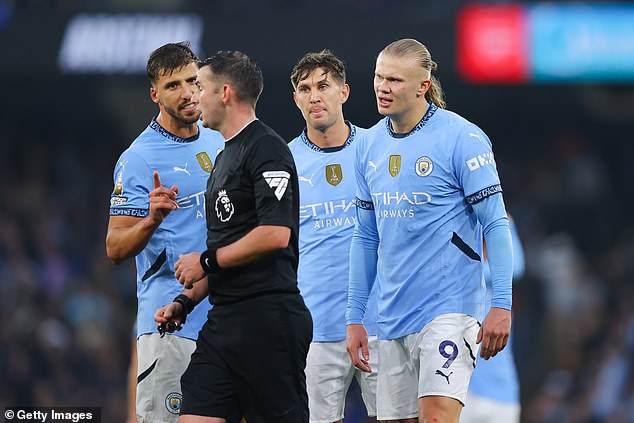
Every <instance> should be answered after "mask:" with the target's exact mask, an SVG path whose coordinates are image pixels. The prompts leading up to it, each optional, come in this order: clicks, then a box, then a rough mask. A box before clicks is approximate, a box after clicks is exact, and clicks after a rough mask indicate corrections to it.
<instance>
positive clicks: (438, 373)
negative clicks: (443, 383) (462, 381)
mask: <svg viewBox="0 0 634 423" xmlns="http://www.w3.org/2000/svg"><path fill="white" fill-rule="evenodd" d="M436 374H437V375H438V376H442V377H444V378H445V379H447V385H449V376H451V375H452V374H453V372H451V373H449V374H448V375H446V374H444V373H443V372H441V371H440V370H436Z"/></svg>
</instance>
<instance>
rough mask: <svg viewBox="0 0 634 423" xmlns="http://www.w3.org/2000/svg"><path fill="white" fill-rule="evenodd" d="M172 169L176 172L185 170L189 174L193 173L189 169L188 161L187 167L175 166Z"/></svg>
mask: <svg viewBox="0 0 634 423" xmlns="http://www.w3.org/2000/svg"><path fill="white" fill-rule="evenodd" d="M172 170H174V172H185V173H186V174H188V175H189V176H192V174H191V173H189V170H187V163H185V167H178V166H174V167H173V168H172Z"/></svg>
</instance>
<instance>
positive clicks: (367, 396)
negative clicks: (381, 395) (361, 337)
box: [348, 336, 380, 417]
mask: <svg viewBox="0 0 634 423" xmlns="http://www.w3.org/2000/svg"><path fill="white" fill-rule="evenodd" d="M368 348H369V350H370V363H369V364H370V368H371V369H372V373H366V372H362V371H361V370H359V369H355V378H356V379H357V383H358V384H359V389H360V390H361V397H362V398H363V403H364V404H365V409H366V411H367V412H368V416H371V417H372V416H376V395H377V393H376V386H377V380H378V374H379V372H380V365H379V340H378V339H377V337H376V336H370V337H369V338H368ZM349 359H350V356H348V360H349Z"/></svg>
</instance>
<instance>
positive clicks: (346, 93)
mask: <svg viewBox="0 0 634 423" xmlns="http://www.w3.org/2000/svg"><path fill="white" fill-rule="evenodd" d="M348 97H350V85H348V84H343V87H341V104H343V103H345V102H346V101H348Z"/></svg>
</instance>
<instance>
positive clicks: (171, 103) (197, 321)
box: [106, 42, 224, 422]
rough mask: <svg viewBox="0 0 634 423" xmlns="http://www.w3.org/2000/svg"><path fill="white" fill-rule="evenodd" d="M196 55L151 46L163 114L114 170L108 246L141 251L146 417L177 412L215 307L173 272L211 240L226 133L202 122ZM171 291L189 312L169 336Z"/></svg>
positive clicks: (118, 255) (141, 398)
mask: <svg viewBox="0 0 634 423" xmlns="http://www.w3.org/2000/svg"><path fill="white" fill-rule="evenodd" d="M197 62H198V59H197V57H196V56H195V54H194V53H193V52H192V51H191V49H190V48H189V43H185V42H183V43H170V44H166V45H164V46H162V47H160V48H158V49H157V50H155V51H154V52H153V53H152V54H151V56H150V58H149V60H148V65H147V73H148V77H149V78H150V81H151V87H150V96H151V98H152V101H154V102H155V103H156V104H157V105H158V107H159V114H158V116H157V117H156V118H155V119H152V121H151V122H150V124H149V125H148V127H147V128H146V129H145V130H144V131H143V132H142V133H141V134H140V135H139V136H138V137H137V138H136V139H135V140H134V142H132V144H131V145H130V147H129V148H128V149H127V150H125V151H124V152H123V154H122V155H121V157H120V158H119V160H118V161H117V164H116V166H115V171H114V191H113V193H112V196H111V198H110V220H109V224H108V233H107V237H106V250H107V255H108V257H109V258H110V259H111V260H112V261H113V262H114V263H116V264H118V263H121V262H122V261H123V260H125V259H127V258H129V257H133V256H136V270H137V297H138V316H137V350H138V378H137V395H136V398H137V399H136V404H137V405H136V409H137V410H136V412H137V417H138V419H139V421H140V422H158V421H161V422H171V421H173V422H175V421H176V420H177V418H178V412H179V408H180V404H181V396H182V395H181V389H180V376H181V374H182V373H183V371H184V370H185V368H186V367H187V364H188V362H189V356H190V355H191V353H192V352H193V351H194V348H195V346H196V342H195V340H196V339H197V337H198V331H199V330H200V328H201V326H202V324H203V323H204V322H205V321H206V319H207V311H208V310H209V308H210V305H209V304H208V303H206V304H204V305H201V306H200V307H197V308H196V309H195V310H193V311H191V309H190V308H193V306H192V304H193V303H195V302H198V301H199V300H200V299H201V298H202V297H203V296H204V293H201V294H197V292H196V291H195V290H194V289H192V290H189V292H185V293H184V294H181V292H182V291H183V287H182V286H181V285H180V283H179V282H178V281H177V280H176V278H175V277H174V263H175V262H176V260H178V256H179V255H180V254H184V253H187V252H190V251H204V250H205V248H206V246H205V240H206V224H205V210H204V192H205V187H206V183H207V179H208V177H209V174H210V172H211V169H212V166H213V161H214V159H215V157H216V155H217V154H218V152H219V151H220V149H222V148H223V147H224V139H223V137H222V135H221V134H220V133H219V132H216V131H211V130H209V129H206V128H203V127H202V126H200V125H199V123H198V119H199V116H200V111H199V110H198V107H197V103H196V102H195V101H193V100H192V96H193V94H194V92H195V91H196V90H197V86H196V71H197ZM161 178H162V179H163V181H164V183H165V185H166V186H163V183H162V182H161ZM167 187H171V188H167ZM201 285H202V284H201ZM202 288H203V287H202V286H201V287H200V288H197V289H199V290H200V289H202ZM172 299H175V300H177V301H178V302H180V303H181V306H183V307H184V308H187V311H191V314H190V315H189V316H188V317H187V318H186V322H182V323H184V324H183V325H182V329H181V330H180V331H179V332H176V333H175V334H174V335H175V336H172V335H171V334H170V335H169V336H166V337H162V338H161V337H160V335H159V333H158V331H157V326H156V324H155V322H154V314H155V311H156V310H157V309H158V308H159V307H162V306H164V305H165V304H166V303H170V302H172ZM179 323H181V322H179Z"/></svg>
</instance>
